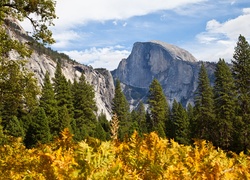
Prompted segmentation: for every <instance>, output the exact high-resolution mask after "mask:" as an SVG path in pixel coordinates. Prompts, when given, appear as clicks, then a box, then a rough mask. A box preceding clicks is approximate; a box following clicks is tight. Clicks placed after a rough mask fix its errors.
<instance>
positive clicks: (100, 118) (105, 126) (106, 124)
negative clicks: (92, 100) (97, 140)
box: [98, 113, 111, 140]
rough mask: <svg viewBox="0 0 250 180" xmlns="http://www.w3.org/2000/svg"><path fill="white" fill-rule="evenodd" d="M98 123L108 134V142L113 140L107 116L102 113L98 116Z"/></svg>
mask: <svg viewBox="0 0 250 180" xmlns="http://www.w3.org/2000/svg"><path fill="white" fill-rule="evenodd" d="M98 123H100V124H101V126H102V128H103V130H104V131H105V134H106V138H105V139H106V140H110V139H111V132H110V122H109V121H108V120H107V118H106V115H105V114H103V113H101V114H100V115H99V116H98Z"/></svg>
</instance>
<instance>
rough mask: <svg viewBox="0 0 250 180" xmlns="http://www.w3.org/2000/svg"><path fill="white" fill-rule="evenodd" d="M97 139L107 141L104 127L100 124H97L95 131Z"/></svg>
mask: <svg viewBox="0 0 250 180" xmlns="http://www.w3.org/2000/svg"><path fill="white" fill-rule="evenodd" d="M94 137H95V138H97V139H100V140H102V141H106V137H107V136H106V132H105V131H104V129H103V127H102V125H101V123H100V122H98V123H97V125H96V129H95V136H94Z"/></svg>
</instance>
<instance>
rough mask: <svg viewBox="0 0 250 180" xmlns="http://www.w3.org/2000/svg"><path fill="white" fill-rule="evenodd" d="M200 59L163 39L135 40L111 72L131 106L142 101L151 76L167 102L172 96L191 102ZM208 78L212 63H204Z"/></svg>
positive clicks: (210, 73)
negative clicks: (118, 81)
mask: <svg viewBox="0 0 250 180" xmlns="http://www.w3.org/2000/svg"><path fill="white" fill-rule="evenodd" d="M200 66H201V62H199V61H197V60H196V58H195V57H194V56H193V55H192V54H190V53H189V52H188V51H186V50H184V49H181V48H179V47H177V46H174V45H170V44H167V43H164V42H159V41H151V42H137V43H135V44H134V46H133V49H132V52H131V54H130V55H129V57H128V58H127V59H123V60H122V61H121V62H120V64H119V66H118V68H117V69H116V70H114V71H113V72H112V74H113V77H114V78H118V79H119V80H120V81H121V82H122V83H123V84H124V86H123V87H124V93H125V94H126V97H127V99H128V100H129V102H130V104H131V107H134V106H136V105H137V104H138V102H139V101H140V100H144V102H146V99H147V93H148V89H149V85H150V84H151V82H152V80H153V79H154V78H156V79H158V81H159V82H160V83H161V85H162V88H163V90H164V93H165V95H166V97H167V100H168V101H169V103H170V104H172V102H173V101H174V99H176V100H177V101H178V102H181V103H182V104H183V105H184V106H186V105H187V104H188V103H193V101H194V93H195V91H196V89H197V82H198V73H199V70H200ZM205 66H206V67H207V68H208V74H209V76H210V77H211V78H212V77H213V72H214V67H215V65H214V64H212V63H205Z"/></svg>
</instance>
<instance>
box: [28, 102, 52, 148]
mask: <svg viewBox="0 0 250 180" xmlns="http://www.w3.org/2000/svg"><path fill="white" fill-rule="evenodd" d="M50 139H51V134H50V130H49V124H48V119H47V117H46V114H45V112H44V109H43V108H41V107H37V108H36V109H35V110H34V112H32V122H31V124H30V126H29V129H28V131H27V134H26V137H25V140H24V142H25V145H26V146H27V147H29V148H30V147H32V146H34V145H35V144H37V143H38V142H39V143H42V144H44V143H48V142H49V141H50Z"/></svg>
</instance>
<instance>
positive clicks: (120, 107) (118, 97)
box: [112, 80, 131, 139]
mask: <svg viewBox="0 0 250 180" xmlns="http://www.w3.org/2000/svg"><path fill="white" fill-rule="evenodd" d="M112 111H113V114H116V115H117V118H118V120H119V139H124V137H125V136H126V135H129V129H130V127H131V122H130V113H129V105H128V102H127V100H126V97H125V95H124V94H123V93H122V89H121V84H120V81H119V80H116V84H115V97H114V98H113V103H112Z"/></svg>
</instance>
